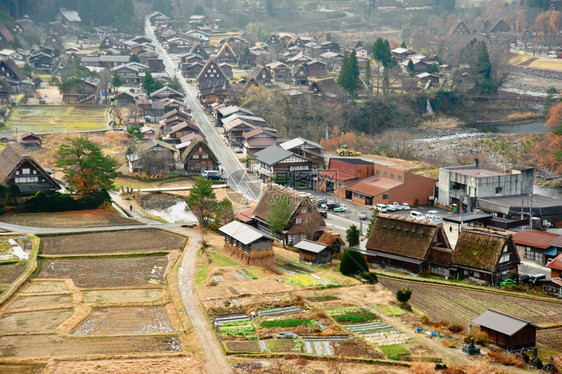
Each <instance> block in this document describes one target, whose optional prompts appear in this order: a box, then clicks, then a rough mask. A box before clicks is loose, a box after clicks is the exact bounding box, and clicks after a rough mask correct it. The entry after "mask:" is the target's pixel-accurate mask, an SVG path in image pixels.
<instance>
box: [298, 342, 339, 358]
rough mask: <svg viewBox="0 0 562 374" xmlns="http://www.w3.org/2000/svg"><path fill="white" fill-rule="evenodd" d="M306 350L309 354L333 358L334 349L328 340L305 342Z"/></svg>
mask: <svg viewBox="0 0 562 374" xmlns="http://www.w3.org/2000/svg"><path fill="white" fill-rule="evenodd" d="M304 350H305V352H306V353H308V354H313V355H320V356H333V355H334V348H333V347H332V344H331V343H330V341H328V340H305V341H304Z"/></svg>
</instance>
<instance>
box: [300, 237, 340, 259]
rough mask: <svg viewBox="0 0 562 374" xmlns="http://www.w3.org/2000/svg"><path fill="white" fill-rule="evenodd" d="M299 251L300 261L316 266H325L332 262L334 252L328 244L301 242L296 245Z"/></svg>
mask: <svg viewBox="0 0 562 374" xmlns="http://www.w3.org/2000/svg"><path fill="white" fill-rule="evenodd" d="M295 248H297V249H298V250H299V261H300V262H307V263H311V264H314V265H324V264H329V263H331V262H332V252H331V250H330V248H329V247H328V246H327V245H326V244H320V243H317V242H313V241H312V240H307V239H304V240H301V241H300V242H298V243H297V244H296V245H295Z"/></svg>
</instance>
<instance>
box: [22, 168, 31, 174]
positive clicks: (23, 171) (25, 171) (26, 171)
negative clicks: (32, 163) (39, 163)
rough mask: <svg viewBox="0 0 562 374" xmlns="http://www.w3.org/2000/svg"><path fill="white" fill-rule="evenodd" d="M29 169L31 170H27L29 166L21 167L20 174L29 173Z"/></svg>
mask: <svg viewBox="0 0 562 374" xmlns="http://www.w3.org/2000/svg"><path fill="white" fill-rule="evenodd" d="M30 171H31V170H29V168H23V169H21V173H22V174H30Z"/></svg>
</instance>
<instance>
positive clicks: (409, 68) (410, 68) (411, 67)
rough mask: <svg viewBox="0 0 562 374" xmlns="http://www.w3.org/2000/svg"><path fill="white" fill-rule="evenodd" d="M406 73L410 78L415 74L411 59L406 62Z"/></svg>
mask: <svg viewBox="0 0 562 374" xmlns="http://www.w3.org/2000/svg"><path fill="white" fill-rule="evenodd" d="M407 67H408V71H409V72H410V76H412V75H413V74H414V73H415V72H416V68H415V67H414V63H413V62H412V59H410V60H408V66H407Z"/></svg>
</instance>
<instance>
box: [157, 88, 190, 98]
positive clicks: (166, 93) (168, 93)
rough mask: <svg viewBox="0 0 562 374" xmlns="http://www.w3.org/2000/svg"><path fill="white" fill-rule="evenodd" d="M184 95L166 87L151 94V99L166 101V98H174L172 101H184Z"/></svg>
mask: <svg viewBox="0 0 562 374" xmlns="http://www.w3.org/2000/svg"><path fill="white" fill-rule="evenodd" d="M183 96H184V94H183V93H181V92H178V91H176V90H174V89H173V88H170V87H168V86H164V87H162V88H161V89H159V90H156V91H154V92H153V93H151V94H150V97H151V98H153V99H157V100H159V99H165V98H172V99H179V100H181V99H183Z"/></svg>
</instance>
